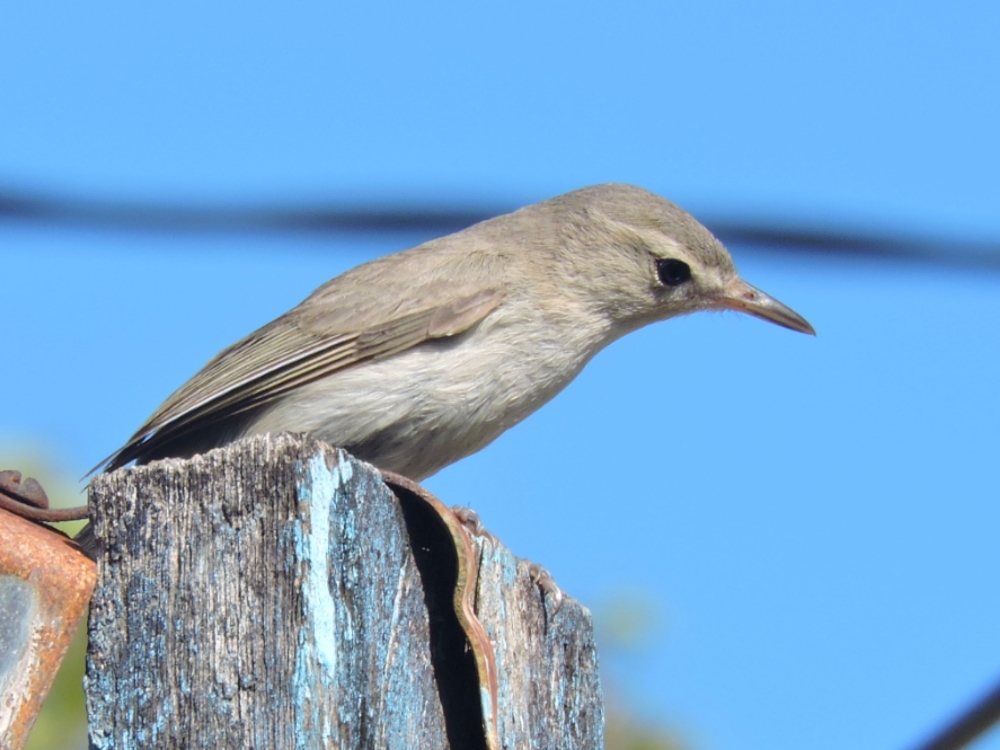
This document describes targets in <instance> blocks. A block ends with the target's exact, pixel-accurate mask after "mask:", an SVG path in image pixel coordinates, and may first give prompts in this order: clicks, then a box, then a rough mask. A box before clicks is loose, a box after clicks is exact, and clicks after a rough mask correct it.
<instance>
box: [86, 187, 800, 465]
mask: <svg viewBox="0 0 1000 750" xmlns="http://www.w3.org/2000/svg"><path fill="white" fill-rule="evenodd" d="M698 310H738V311H740V312H745V313H749V314H750V315H755V316H757V317H758V318H762V319H764V320H768V321H771V322H772V323H777V324H778V325H781V326H784V327H786V328H790V329H792V330H795V331H801V332H803V333H810V334H812V333H815V331H814V330H813V328H812V326H810V325H809V323H807V322H806V321H805V319H804V318H802V317H801V316H800V315H798V314H797V313H795V312H793V311H792V310H790V309H789V308H787V307H785V306H784V305H783V304H781V303H780V302H778V301H777V300H774V299H772V298H771V297H769V296H768V295H766V294H764V293H763V292H761V291H759V290H757V289H755V288H754V287H752V286H750V285H749V284H747V283H746V282H744V281H743V280H742V279H740V277H739V275H737V273H736V268H735V267H734V266H733V261H732V259H731V258H730V257H729V254H728V253H727V252H726V250H725V248H723V247H722V245H721V244H720V243H719V241H718V240H716V239H715V237H713V236H712V234H711V233H710V232H709V231H708V230H707V229H705V227H703V226H702V225H701V224H699V223H698V222H697V221H696V220H695V219H694V218H692V217H691V216H690V215H689V214H687V213H686V212H684V211H683V210H681V209H680V208H678V207H677V206H675V205H674V204H672V203H669V202H668V201H665V200H663V199H662V198H660V197H658V196H656V195H653V194H652V193H649V192H647V191H645V190H642V189H640V188H637V187H632V186H629V185H598V186H595V187H589V188H584V189H582V190H577V191H574V192H572V193H567V194H566V195H562V196H559V197H558V198H553V199H552V200H548V201H545V202H543V203H538V204H535V205H532V206H528V207H527V208H522V209H521V210H519V211H515V212H514V213H511V214H507V215H505V216H499V217H497V218H495V219H490V220H489V221H484V222H482V223H480V224H476V225H475V226H473V227H470V228H468V229H466V230H464V231H461V232H458V233H456V234H452V235H449V236H447V237H442V238H441V239H437V240H433V241H431V242H428V243H426V244H423V245H420V246H418V247H415V248H413V249H411V250H407V251H405V252H401V253H397V254H395V255H390V256H387V257H384V258H379V259H378V260H373V261H371V262H369V263H365V264H364V265H361V266H358V267H357V268H354V269H353V270H351V271H348V272H347V273H345V274H343V275H341V276H338V277H337V278H335V279H333V280H332V281H329V282H327V283H326V284H324V285H323V286H321V287H320V288H319V289H317V290H316V291H315V292H313V294H312V295H311V296H310V297H309V298H308V299H306V300H305V301H304V302H302V304H300V305H299V306H298V307H296V308H294V309H293V310H291V311H289V312H287V313H285V314H284V315H282V316H281V317H280V318H278V319H277V320H275V321H273V322H272V323H269V324H268V325H266V326H264V327H263V328H261V329H259V330H258V331H255V332H254V333H252V334H250V335H249V336H247V337H246V338H245V339H243V340H242V341H239V342H237V343H236V344H234V345H232V346H231V347H229V348H228V349H226V350H224V351H223V352H222V353H220V354H219V355H218V356H216V357H215V358H214V359H212V360H211V361H210V362H209V363H208V364H207V365H205V367H204V369H202V370H201V372H199V373H198V374H197V375H195V376H194V377H193V378H192V379H191V380H189V381H188V382H187V383H185V384H184V385H183V386H181V387H180V389H179V390H177V391H176V392H175V393H174V394H173V395H172V396H170V398H168V399H167V400H166V401H165V402H164V403H163V405H162V406H160V408H159V409H157V411H156V413H154V414H153V416H152V417H150V418H149V420H148V421H147V422H146V423H145V424H144V425H143V426H142V427H141V428H139V430H138V432H136V433H135V435H133V436H132V438H131V439H130V440H129V441H128V443H127V444H126V445H125V446H124V447H123V448H122V449H121V450H119V451H118V452H117V453H115V454H114V455H113V456H111V457H110V458H108V459H107V460H106V462H105V463H104V464H103V466H105V467H106V468H107V469H109V470H111V469H116V468H118V467H120V466H123V465H125V464H127V463H129V462H130V461H133V460H136V461H138V462H140V463H144V462H147V461H150V460H153V459H157V458H163V457H167V456H176V457H183V456H190V455H193V454H196V453H200V452H203V451H206V450H208V449H210V448H214V447H217V446H220V445H223V444H225V443H228V442H230V441H232V440H235V439H237V438H240V437H243V436H247V435H253V434H258V433H266V432H280V431H285V430H287V431H292V432H307V433H310V434H312V435H313V436H315V437H317V438H319V439H321V440H324V441H326V442H329V443H331V444H333V445H337V446H341V447H343V448H345V449H347V450H348V451H349V452H351V453H353V454H354V455H355V456H358V457H359V458H362V459H364V460H366V461H369V462H371V463H373V464H375V465H376V466H377V467H379V468H381V469H386V470H389V471H394V472H397V473H399V474H403V475H405V476H407V477H410V478H411V479H414V480H421V479H423V478H425V477H428V476H430V475H431V474H433V473H435V472H436V471H438V470H439V469H441V468H443V467H445V466H447V465H448V464H450V463H453V462H455V461H457V460H459V459H460V458H464V457H465V456H468V455H469V454H471V453H475V452H476V451H478V450H479V449H481V448H483V447H484V446H486V445H488V444H489V443H490V442H492V441H493V440H494V439H495V438H496V437H497V436H499V435H500V433H502V432H503V431H504V430H506V429H508V428H509V427H511V426H513V425H515V424H517V423H518V422H520V421H521V420H522V419H524V418H525V417H526V416H528V415H529V414H531V413H532V412H533V411H535V410H536V409H538V408H539V407H540V406H542V405H543V404H544V403H545V402H546V401H548V400H549V399H551V398H552V397H553V396H555V395H556V394H557V393H558V392H559V391H561V390H562V389H563V388H564V387H565V386H566V385H567V384H568V383H569V382H570V381H571V380H572V379H573V378H574V377H575V376H576V375H577V373H579V372H580V370H581V369H582V368H583V366H584V365H585V364H587V362H588V361H590V359H591V357H593V356H594V355H595V354H597V352H599V351H600V350H601V349H603V348H604V347H605V346H607V345H608V344H610V343H611V342H612V341H614V340H615V339H617V338H619V337H621V336H624V335H625V334H626V333H628V332H630V331H634V330H635V329H637V328H639V327H641V326H644V325H646V324H648V323H652V322H654V321H657V320H665V319H667V318H672V317H674V316H676V315H684V314H685V313H692V312H696V311H698Z"/></svg>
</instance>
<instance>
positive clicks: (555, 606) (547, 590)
mask: <svg viewBox="0 0 1000 750" xmlns="http://www.w3.org/2000/svg"><path fill="white" fill-rule="evenodd" d="M528 570H529V571H530V573H531V581H532V583H534V584H535V585H536V586H538V588H539V590H540V591H541V592H542V595H543V596H547V597H551V598H552V614H555V613H556V612H558V611H559V609H560V608H561V607H562V603H563V592H562V589H561V588H559V584H558V583H556V579H555V578H553V577H552V574H551V573H549V571H547V570H546V569H545V568H543V567H542V566H541V565H539V564H538V563H531V564H530V567H529V568H528Z"/></svg>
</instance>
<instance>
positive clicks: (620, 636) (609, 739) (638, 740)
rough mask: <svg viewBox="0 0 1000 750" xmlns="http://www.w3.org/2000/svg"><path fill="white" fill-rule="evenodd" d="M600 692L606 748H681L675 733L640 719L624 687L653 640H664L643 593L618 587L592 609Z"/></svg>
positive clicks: (652, 605) (655, 613)
mask: <svg viewBox="0 0 1000 750" xmlns="http://www.w3.org/2000/svg"><path fill="white" fill-rule="evenodd" d="M594 623H595V627H596V631H597V642H598V649H599V652H600V659H601V683H602V686H603V688H604V702H605V721H606V723H605V731H604V742H605V747H606V750H682V748H684V747H685V743H682V742H681V741H680V740H679V739H678V737H677V734H676V733H675V732H674V731H672V730H670V729H669V728H667V727H666V726H664V725H663V724H662V723H660V722H657V721H654V720H651V719H649V718H647V717H644V716H642V715H641V713H640V712H639V711H638V710H636V708H635V706H636V705H637V704H638V703H639V702H640V701H639V700H638V696H636V695H635V694H634V693H633V692H632V691H631V690H630V689H629V688H628V687H627V686H628V685H629V684H630V683H631V682H632V681H633V679H634V676H635V674H636V672H635V670H637V669H642V668H643V665H644V664H645V660H644V659H643V658H642V656H643V654H644V653H645V651H646V649H647V647H648V645H649V644H651V643H652V642H653V641H654V639H656V638H662V637H665V631H666V628H665V627H664V617H663V615H662V612H661V611H660V608H659V607H658V606H657V603H656V602H655V601H654V600H653V599H651V598H650V597H649V596H648V595H647V594H646V593H644V592H642V591H638V590H634V589H628V588H622V589H619V590H617V591H615V593H614V594H613V595H611V596H609V597H608V598H606V599H605V600H604V601H602V602H599V603H598V605H597V606H596V607H595V608H594Z"/></svg>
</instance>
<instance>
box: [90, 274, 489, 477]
mask: <svg viewBox="0 0 1000 750" xmlns="http://www.w3.org/2000/svg"><path fill="white" fill-rule="evenodd" d="M442 296H443V295H442ZM440 298H441V297H438V299H440ZM502 298H503V295H502V293H501V292H499V291H497V290H495V289H484V290H480V291H477V292H474V293H472V294H461V295H455V294H453V295H452V296H451V298H450V299H448V300H447V301H446V302H443V303H441V304H434V305H425V306H423V307H418V308H417V309H415V310H412V311H410V312H401V311H399V310H398V308H397V309H396V310H395V311H393V312H391V313H390V314H389V315H388V316H386V317H385V319H383V320H377V321H376V322H372V323H370V324H368V325H363V326H359V325H357V317H358V316H351V315H348V316H346V318H345V319H344V320H341V321H338V323H339V324H338V325H334V326H332V327H331V326H330V325H328V324H326V323H324V317H326V320H327V321H329V316H323V315H322V313H321V311H320V312H315V311H313V312H312V313H311V311H310V310H309V309H308V308H307V307H306V306H307V305H308V304H309V300H307V302H306V303H303V305H301V306H300V307H299V308H296V309H295V310H293V311H291V312H290V313H288V314H286V315H284V316H282V317H280V318H278V319H277V320H275V321H273V322H272V323H269V324H268V325H266V326H264V327H263V328H260V329H259V330H257V331H255V332H254V333H252V334H250V335H249V336H247V337H246V338H245V339H243V340H242V341H239V342H237V343H236V344H233V345H232V346H231V347H229V348H228V349H225V350H224V351H222V352H221V353H220V354H218V355H217V356H216V357H215V358H214V359H212V360H211V361H210V362H209V363H208V364H207V365H205V367H204V368H203V369H202V370H201V372H199V373H198V374H197V375H195V376H194V377H193V378H191V380H189V381H188V382H187V383H185V384H184V385H183V386H181V387H180V388H179V389H178V390H177V391H176V392H174V394H173V395H171V396H170V397H169V398H168V399H167V400H166V401H164V402H163V404H162V405H161V406H160V408H159V409H157V410H156V412H155V413H154V414H153V415H152V416H151V417H150V418H149V420H148V421H147V422H146V423H145V424H144V425H143V426H142V427H140V428H139V430H138V431H137V432H136V433H135V434H134V435H133V436H132V437H131V438H130V439H129V441H128V443H126V445H125V446H124V447H123V448H122V449H121V450H119V451H118V452H116V453H115V454H113V455H112V456H110V457H109V458H108V459H106V460H105V461H103V462H102V463H101V464H99V465H98V467H97V468H102V467H103V468H107V469H108V470H113V469H116V468H118V467H121V466H124V465H125V464H127V463H128V462H129V461H132V460H133V459H136V458H141V457H143V456H145V455H147V454H149V453H150V451H151V450H153V449H155V447H156V446H162V445H165V444H167V443H170V442H172V441H174V440H177V439H178V438H183V437H184V436H185V435H191V434H193V433H195V432H197V431H198V430H200V429H203V428H205V427H208V426H210V425H212V424H213V423H216V422H219V421H221V420H223V419H226V418H229V417H233V416H235V415H238V414H240V413H243V412H246V411H248V410H250V409H253V408H255V407H257V406H260V405H262V404H265V403H267V402H269V401H273V400H274V399H276V398H278V397H280V396H282V395H284V394H286V393H288V392H289V391H291V390H293V389H295V388H298V387H300V386H302V385H305V384H306V383H310V382H312V381H315V380H319V379H320V378H324V377H327V376H328V375H332V374H333V373H335V372H337V371H339V370H343V369H345V368H347V367H351V366H353V365H356V364H358V363H361V362H365V361H370V360H375V359H384V358H386V357H391V356H392V355H394V354H398V353H399V352H402V351H405V350H407V349H411V348H413V347H414V346H417V345H418V344H420V343H422V342H424V341H428V340H431V339H439V338H446V337H449V336H455V335H458V334H460V333H462V332H464V331H467V330H468V329H470V328H472V327H473V326H474V325H476V324H477V323H479V322H480V321H481V320H483V318H485V317H486V316H487V315H489V314H490V312H492V311H493V310H494V309H496V307H497V306H498V305H499V304H500V302H501V300H502ZM310 313H311V314H310ZM345 323H353V325H350V324H348V325H345ZM352 328H353V330H350V329H352ZM345 329H347V330H345Z"/></svg>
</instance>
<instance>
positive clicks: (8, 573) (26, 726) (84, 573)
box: [0, 472, 97, 750]
mask: <svg viewBox="0 0 1000 750" xmlns="http://www.w3.org/2000/svg"><path fill="white" fill-rule="evenodd" d="M0 476H2V477H3V479H2V480H0V481H2V482H4V487H3V492H0V495H2V494H5V493H6V494H8V495H9V494H10V487H11V486H12V485H13V486H14V487H16V488H17V492H16V497H17V502H18V503H19V504H21V505H23V504H25V503H27V504H28V505H35V507H36V508H37V507H38V506H37V502H38V501H41V502H43V503H44V504H45V505H47V504H48V503H47V498H45V493H44V491H41V493H40V494H39V492H38V490H41V487H40V486H37V485H38V483H37V482H35V483H34V485H32V484H31V482H33V480H28V481H27V482H23V483H22V482H21V476H20V474H19V473H17V472H3V473H2V475H0ZM36 486H37V490H36ZM5 507H6V506H5ZM96 579H97V566H96V565H95V564H94V562H93V561H92V560H90V559H89V558H88V557H87V556H86V555H84V554H83V553H82V552H80V550H79V549H78V548H77V547H76V545H74V544H73V542H72V541H71V540H70V539H68V538H67V537H66V536H65V535H64V534H62V533H60V532H58V531H56V530H55V529H51V528H49V527H46V526H42V525H39V524H38V523H35V522H33V521H31V520H28V519H26V518H24V517H22V516H21V515H20V514H16V513H13V512H8V511H7V510H4V509H3V508H0V747H2V748H5V749H6V748H10V749H11V750H17V749H18V748H21V747H23V745H24V743H25V741H26V740H27V738H28V732H29V731H30V730H31V727H32V724H34V721H35V717H36V716H37V715H38V711H39V709H40V708H41V706H42V702H43V701H44V700H45V696H46V695H47V694H48V692H49V688H51V687H52V681H53V680H54V679H55V675H56V672H57V671H58V669H59V665H60V663H61V662H62V659H63V657H64V656H65V654H66V649H67V648H68V647H69V643H70V641H71V640H72V638H73V634H74V633H75V632H76V629H77V627H78V626H79V624H80V620H81V619H82V617H83V614H84V613H85V612H86V610H87V605H88V603H89V602H90V597H91V595H92V594H93V591H94V583H95V581H96Z"/></svg>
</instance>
